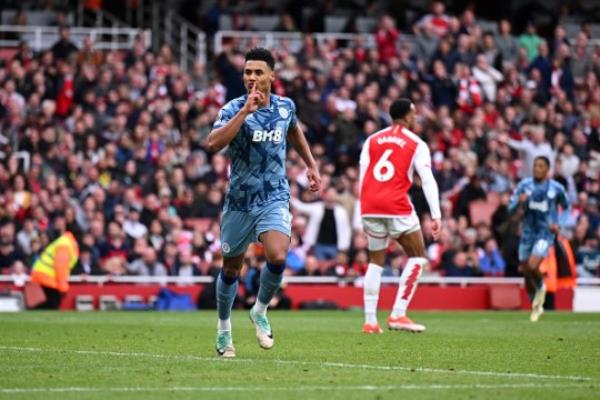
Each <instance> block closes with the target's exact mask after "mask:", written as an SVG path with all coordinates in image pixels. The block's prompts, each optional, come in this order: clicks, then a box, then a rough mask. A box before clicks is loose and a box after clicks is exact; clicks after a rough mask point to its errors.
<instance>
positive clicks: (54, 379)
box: [0, 312, 600, 400]
mask: <svg viewBox="0 0 600 400" xmlns="http://www.w3.org/2000/svg"><path fill="white" fill-rule="evenodd" d="M269 315H270V319H271V325H272V326H273V329H274V333H275V338H276V344H275V348H274V349H272V350H269V351H265V350H261V349H260V348H259V347H258V345H257V343H256V339H255V337H254V330H253V327H252V326H251V324H250V322H249V321H248V317H247V314H246V313H245V312H236V313H234V316H233V329H234V331H233V337H234V343H235V346H236V349H237V355H238V358H237V359H236V360H234V361H225V360H216V358H215V356H214V339H215V328H216V320H215V314H214V312H195V313H152V312H148V313H129V312H113V313H101V312H96V313H72V312H67V313H51V312H49V313H44V312H28V313H21V314H0V399H44V400H47V399H61V400H70V399H107V398H109V399H113V398H115V399H220V400H223V399H232V398H243V399H254V398H258V399H261V400H262V399H327V400H334V399H344V400H348V399H398V398H409V396H410V398H411V399H421V398H427V399H489V398H492V397H494V398H510V399H513V398H519V399H536V400H539V399H540V398H541V397H542V396H544V397H545V398H546V399H548V400H549V399H591V398H600V314H566V313H555V314H552V313H547V314H545V315H544V316H543V317H542V319H541V321H540V322H539V323H537V324H532V323H530V322H529V321H528V314H526V313H512V312H511V313H500V312H498V313H492V312H489V313H413V314H412V315H413V317H415V319H416V320H418V321H419V322H422V323H424V324H426V325H427V332H426V333H423V334H409V333H400V332H389V331H386V332H385V333H384V334H383V335H377V336H375V335H372V336H367V335H364V334H362V333H360V329H361V327H362V314H361V313H359V312H271V313H270V314H269ZM384 318H385V315H383V314H381V315H380V321H385V319H384ZM524 374H532V375H524ZM50 388H54V391H51V390H48V389H50ZM19 389H20V390H22V391H20V392H19V391H18V390H19ZM36 390H38V391H36ZM250 390H251V391H250Z"/></svg>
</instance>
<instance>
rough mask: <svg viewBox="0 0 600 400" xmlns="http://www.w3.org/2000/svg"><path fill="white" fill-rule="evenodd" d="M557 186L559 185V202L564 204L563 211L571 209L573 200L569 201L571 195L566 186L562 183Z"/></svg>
mask: <svg viewBox="0 0 600 400" xmlns="http://www.w3.org/2000/svg"><path fill="white" fill-rule="evenodd" d="M557 186H558V203H559V204H560V205H561V206H562V208H563V212H565V211H569V208H570V207H571V202H570V201H569V196H567V191H566V190H565V187H564V186H563V185H561V184H560V183H559V184H558V185H557Z"/></svg>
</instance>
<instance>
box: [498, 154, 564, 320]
mask: <svg viewBox="0 0 600 400" xmlns="http://www.w3.org/2000/svg"><path fill="white" fill-rule="evenodd" d="M549 170H550V160H549V159H548V158H547V157H545V156H539V157H536V158H535V159H534V161H533V178H526V179H523V180H522V181H521V182H519V184H518V185H517V189H516V190H515V192H514V193H513V195H512V197H511V199H510V203H509V205H508V209H509V211H510V212H514V211H515V210H518V211H520V212H521V213H523V218H522V223H521V232H522V233H521V240H520V242H519V263H520V264H521V271H522V272H523V275H524V276H525V288H526V289H527V293H528V294H529V299H530V300H531V316H530V319H531V321H532V322H536V321H537V320H538V319H539V318H540V315H542V313H543V312H544V301H545V299H546V288H545V286H544V277H543V275H542V272H541V271H540V264H541V262H542V260H543V259H544V258H546V256H547V255H548V251H549V249H550V246H551V245H552V243H553V242H554V235H556V234H558V233H559V231H560V228H559V227H558V205H559V204H560V205H561V206H562V207H563V210H568V208H569V200H568V199H567V194H566V192H565V188H564V187H563V186H562V185H561V184H560V183H558V182H557V181H555V180H553V179H549V178H548V171H549Z"/></svg>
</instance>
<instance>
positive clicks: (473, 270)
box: [445, 251, 481, 277]
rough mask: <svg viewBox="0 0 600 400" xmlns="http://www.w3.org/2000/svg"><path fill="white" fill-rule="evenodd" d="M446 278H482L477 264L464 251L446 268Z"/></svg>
mask: <svg viewBox="0 0 600 400" xmlns="http://www.w3.org/2000/svg"><path fill="white" fill-rule="evenodd" d="M445 270H446V276H451V277H473V276H480V275H481V274H480V272H479V268H478V266H477V262H476V261H475V260H474V259H473V257H469V256H467V253H465V252H464V251H459V252H457V253H456V254H455V255H454V257H453V258H452V261H451V262H450V263H449V264H448V265H447V266H446V267H445Z"/></svg>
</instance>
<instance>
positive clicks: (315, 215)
mask: <svg viewBox="0 0 600 400" xmlns="http://www.w3.org/2000/svg"><path fill="white" fill-rule="evenodd" d="M336 201H337V191H336V190H335V188H333V187H330V188H328V189H327V190H326V191H325V193H324V195H323V201H317V202H313V203H305V202H303V201H300V200H298V199H297V198H292V201H291V203H292V206H293V207H294V208H295V209H296V210H297V211H298V212H300V213H302V214H306V215H307V216H308V225H307V227H306V233H305V234H304V238H303V240H304V242H305V243H307V244H310V245H311V246H313V250H314V254H315V256H316V257H317V259H318V260H335V259H336V258H337V254H338V252H339V251H347V250H348V248H349V247H350V233H351V232H350V230H349V229H348V227H349V226H350V218H349V217H348V213H347V212H346V210H344V208H343V207H342V206H341V205H339V204H337V203H336Z"/></svg>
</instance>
